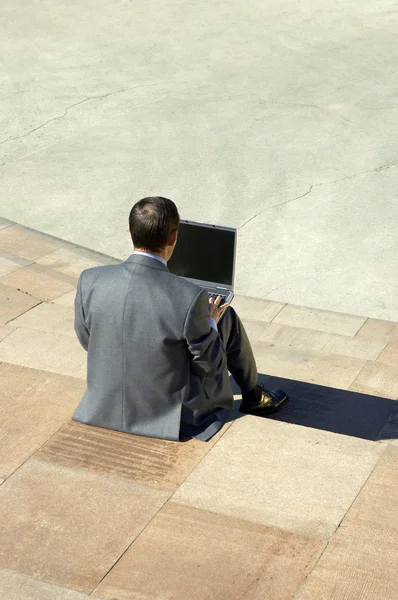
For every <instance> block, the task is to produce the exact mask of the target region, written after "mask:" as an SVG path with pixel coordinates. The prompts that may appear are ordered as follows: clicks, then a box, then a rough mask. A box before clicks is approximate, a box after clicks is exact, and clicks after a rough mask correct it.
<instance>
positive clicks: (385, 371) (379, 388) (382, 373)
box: [350, 361, 398, 399]
mask: <svg viewBox="0 0 398 600" xmlns="http://www.w3.org/2000/svg"><path fill="white" fill-rule="evenodd" d="M350 389H351V390H353V391H355V392H364V393H365V394H373V395H375V396H385V397H387V398H393V399H397V397H398V370H397V363H395V364H394V365H390V364H384V363H382V362H379V361H377V362H367V363H366V365H365V367H364V368H363V370H362V371H361V372H360V373H359V375H358V377H357V378H356V379H355V381H354V382H353V383H352V385H351V387H350Z"/></svg>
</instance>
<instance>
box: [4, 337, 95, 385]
mask: <svg viewBox="0 0 398 600" xmlns="http://www.w3.org/2000/svg"><path fill="white" fill-rule="evenodd" d="M21 347H22V348H23V352H21ZM0 361H4V362H8V363H13V364H16V365H21V366H24V367H30V368H32V369H40V370H43V371H49V372H51V373H60V374H61V375H70V376H71V377H80V378H81V379H85V378H86V353H85V352H84V350H83V348H82V347H81V346H80V344H79V342H78V341H77V339H76V338H73V337H72V336H70V335H61V334H58V333H50V332H48V331H36V330H34V329H25V328H23V327H18V328H17V329H15V330H14V331H13V332H12V333H10V335H8V336H7V337H6V338H4V339H3V340H2V342H1V345H0Z"/></svg>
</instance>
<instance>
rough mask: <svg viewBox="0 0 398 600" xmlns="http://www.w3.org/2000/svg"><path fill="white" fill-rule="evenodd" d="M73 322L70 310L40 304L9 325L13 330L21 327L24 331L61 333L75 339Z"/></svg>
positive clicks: (43, 303)
mask: <svg viewBox="0 0 398 600" xmlns="http://www.w3.org/2000/svg"><path fill="white" fill-rule="evenodd" d="M73 295H75V291H73ZM73 322H74V312H73V309H72V308H67V307H65V306H62V305H59V306H58V305H57V304H50V303H49V302H42V303H41V304H39V305H38V306H35V307H34V308H32V309H31V310H29V311H28V312H26V313H24V314H23V315H21V316H20V317H17V318H16V319H14V320H13V321H11V324H12V327H15V328H17V327H23V328H25V329H36V330H38V331H49V332H51V333H61V334H64V335H70V336H73V337H75V336H76V334H75V330H74V327H73Z"/></svg>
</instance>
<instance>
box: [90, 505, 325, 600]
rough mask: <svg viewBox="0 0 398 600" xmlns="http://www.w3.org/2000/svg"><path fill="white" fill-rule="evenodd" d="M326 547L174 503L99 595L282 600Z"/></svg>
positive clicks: (124, 598)
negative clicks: (267, 599) (265, 599)
mask: <svg viewBox="0 0 398 600" xmlns="http://www.w3.org/2000/svg"><path fill="white" fill-rule="evenodd" d="M171 540H172V543H170V542H171ZM323 545H324V544H323V543H322V542H320V541H318V540H308V539H306V538H303V537H299V536H294V535H292V534H289V533H286V532H283V531H280V530H278V529H273V528H271V527H264V526H262V525H257V524H253V523H248V522H246V521H243V520H241V519H236V518H231V517H226V516H221V515H217V514H212V513H210V512H205V511H201V510H197V509H195V508H191V507H186V506H180V505H176V504H173V503H169V504H167V505H166V506H165V507H164V508H163V509H162V510H161V511H160V512H159V513H158V514H157V516H156V517H155V519H154V520H153V521H152V522H151V523H150V525H149V526H148V527H147V528H146V529H145V531H144V532H143V534H142V535H141V536H140V537H139V538H138V539H137V540H136V541H135V542H134V544H133V545H132V546H131V547H130V549H129V550H128V551H127V553H126V554H125V555H124V556H123V557H122V559H121V560H120V562H119V563H118V564H117V565H116V566H115V567H114V569H112V571H111V572H110V573H109V574H108V575H107V576H106V577H105V579H104V580H103V581H102V582H101V583H100V585H99V586H98V588H97V589H96V590H95V593H96V594H97V595H98V596H100V597H104V598H116V597H117V598H118V599H119V600H131V599H132V598H137V599H138V598H173V599H175V600H185V599H186V598H195V599H196V598H228V599H230V600H241V599H242V598H249V597H250V598H252V599H253V600H260V599H263V598H272V599H273V600H282V599H285V598H290V597H292V596H293V594H294V593H295V592H296V591H297V589H298V588H299V586H300V584H301V582H302V581H303V579H304V577H305V576H306V575H307V573H308V572H309V571H310V570H311V568H312V567H313V565H314V563H315V561H316V559H317V558H318V556H319V554H320V551H321V550H322V549H323Z"/></svg>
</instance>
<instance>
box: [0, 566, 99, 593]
mask: <svg viewBox="0 0 398 600" xmlns="http://www.w3.org/2000/svg"><path fill="white" fill-rule="evenodd" d="M90 598H93V600H95V596H89V595H88V594H83V593H81V592H75V591H74V590H68V589H67V588H64V587H60V586H58V585H53V584H51V583H45V582H44V581H37V579H34V578H33V577H27V576H26V575H21V574H20V573H12V572H11V571H5V570H3V569H0V599H1V600H89V599H90Z"/></svg>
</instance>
